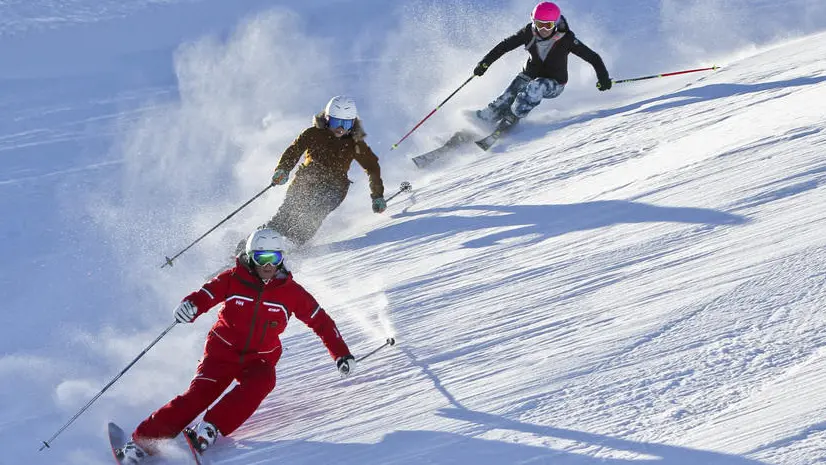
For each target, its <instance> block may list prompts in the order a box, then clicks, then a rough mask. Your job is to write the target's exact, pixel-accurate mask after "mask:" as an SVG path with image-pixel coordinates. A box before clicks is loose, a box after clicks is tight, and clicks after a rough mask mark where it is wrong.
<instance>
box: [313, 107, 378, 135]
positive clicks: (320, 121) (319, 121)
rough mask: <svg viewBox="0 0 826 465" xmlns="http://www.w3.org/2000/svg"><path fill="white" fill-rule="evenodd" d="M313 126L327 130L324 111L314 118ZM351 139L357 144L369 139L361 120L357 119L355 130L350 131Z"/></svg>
mask: <svg viewBox="0 0 826 465" xmlns="http://www.w3.org/2000/svg"><path fill="white" fill-rule="evenodd" d="M313 126H315V127H317V128H323V129H326V128H327V121H326V119H325V118H324V112H323V111H322V112H320V113H318V114H316V115H315V116H314V117H313ZM344 137H348V136H344ZM349 137H352V138H353V140H355V141H356V142H362V141H363V140H364V138H365V137H367V133H366V132H364V126H362V124H361V119H359V118H356V122H355V124H353V129H351V130H350V134H349Z"/></svg>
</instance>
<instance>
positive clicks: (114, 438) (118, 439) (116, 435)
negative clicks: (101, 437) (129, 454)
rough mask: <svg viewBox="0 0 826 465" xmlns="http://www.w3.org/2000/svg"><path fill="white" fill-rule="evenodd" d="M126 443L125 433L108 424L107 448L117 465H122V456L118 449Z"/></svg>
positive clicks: (114, 425) (110, 423) (117, 427)
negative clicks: (108, 447)
mask: <svg viewBox="0 0 826 465" xmlns="http://www.w3.org/2000/svg"><path fill="white" fill-rule="evenodd" d="M126 441H127V439H126V433H124V432H123V430H122V429H121V428H120V426H118V425H116V424H114V423H112V422H109V446H110V447H111V448H112V456H113V457H114V458H115V462H117V463H118V465H123V454H122V453H121V451H120V449H121V448H122V447H123V445H124V444H126Z"/></svg>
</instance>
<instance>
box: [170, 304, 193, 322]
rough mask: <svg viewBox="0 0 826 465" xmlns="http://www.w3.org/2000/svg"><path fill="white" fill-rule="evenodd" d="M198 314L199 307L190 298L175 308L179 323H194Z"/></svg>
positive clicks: (176, 318)
mask: <svg viewBox="0 0 826 465" xmlns="http://www.w3.org/2000/svg"><path fill="white" fill-rule="evenodd" d="M197 314H198V307H196V306H195V305H194V304H193V303H192V302H190V301H188V300H184V301H183V302H181V303H180V304H178V307H177V308H175V312H174V313H173V315H174V316H175V321H177V322H178V323H192V322H193V321H195V316H196V315H197Z"/></svg>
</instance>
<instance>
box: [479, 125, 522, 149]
mask: <svg viewBox="0 0 826 465" xmlns="http://www.w3.org/2000/svg"><path fill="white" fill-rule="evenodd" d="M513 126H514V123H508V122H506V120H502V122H501V123H499V126H497V127H496V130H495V131H493V132H492V133H490V135H489V136H487V137H485V138H484V139H480V140H477V141H476V145H477V146H478V147H479V148H480V149H482V150H484V151H486V152H487V151H488V150H489V149H490V148H491V147H493V144H495V143H496V142H497V141H498V140H499V139H500V138H501V137H502V136H503V135H505V134H507V133H508V132H509V131H510V130H511V128H513Z"/></svg>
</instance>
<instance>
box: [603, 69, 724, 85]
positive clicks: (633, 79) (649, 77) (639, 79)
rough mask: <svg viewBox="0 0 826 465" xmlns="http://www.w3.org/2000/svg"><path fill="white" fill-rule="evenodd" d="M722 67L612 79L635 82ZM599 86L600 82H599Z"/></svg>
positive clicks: (614, 82)
mask: <svg viewBox="0 0 826 465" xmlns="http://www.w3.org/2000/svg"><path fill="white" fill-rule="evenodd" d="M718 69H720V67H719V66H717V65H714V66H712V67H710V68H698V69H687V70H684V71H674V72H671V73H663V74H652V75H651V76H643V77H637V78H631V79H618V80H616V81H613V80H612V81H611V82H612V83H613V84H622V83H623V82H634V81H644V80H646V79H654V78H661V77H668V76H676V75H678V74H688V73H699V72H700V71H716V70H718ZM597 87H599V84H597Z"/></svg>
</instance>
